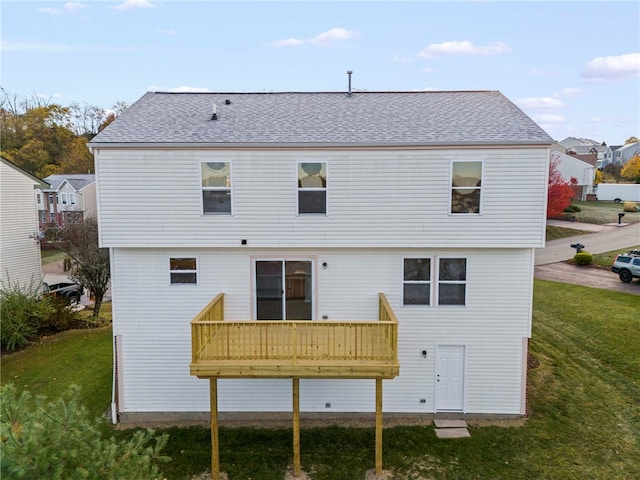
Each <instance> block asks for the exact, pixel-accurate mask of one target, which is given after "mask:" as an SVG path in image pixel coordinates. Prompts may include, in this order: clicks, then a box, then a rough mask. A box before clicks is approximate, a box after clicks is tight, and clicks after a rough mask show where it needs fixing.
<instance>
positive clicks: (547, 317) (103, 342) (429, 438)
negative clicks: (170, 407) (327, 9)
mask: <svg viewBox="0 0 640 480" xmlns="http://www.w3.org/2000/svg"><path fill="white" fill-rule="evenodd" d="M638 311H640V297H638V296H635V295H629V294H624V293H619V292H612V291H606V290H597V289H591V288H587V287H580V286H572V285H564V284H558V283H554V282H544V281H536V283H535V292H534V326H533V338H532V340H531V349H530V352H531V356H532V358H533V360H534V361H533V362H532V365H536V366H535V368H532V369H531V370H530V373H529V410H530V416H529V419H528V420H527V422H526V424H525V425H524V426H520V427H517V426H513V427H508V428H505V427H501V426H472V427H471V428H470V431H471V438H468V439H461V440H438V439H437V438H436V436H435V433H434V430H433V428H432V427H426V428H425V427H394V428H387V429H385V431H384V467H385V468H386V469H390V470H392V471H393V472H394V474H395V476H394V478H396V479H400V480H402V479H406V480H419V479H443V480H444V479H447V480H455V479H481V478H482V479H485V478H486V479H489V478H490V479H514V478H517V479H558V480H560V479H563V480H564V479H587V478H588V479H596V480H599V479H602V480H609V479H629V480H631V479H636V478H640V402H639V399H640V335H639V334H638V333H639V331H640V318H639V316H638ZM85 336H86V337H87V338H85ZM56 345H57V347H56ZM56 348H57V350H56ZM75 356H77V357H75ZM21 357H28V362H27V358H24V359H23V360H22V361H16V359H19V358H21ZM57 357H61V359H66V360H64V361H61V360H60V359H57ZM7 360H9V361H7ZM54 362H55V366H52V365H50V364H52V363H54ZM69 366H72V368H69ZM110 367H111V340H110V332H109V331H107V330H103V331H90V332H72V333H71V334H65V335H62V336H60V338H59V340H58V341H56V342H51V345H50V346H49V347H47V348H45V346H41V347H35V348H32V349H30V350H27V351H25V352H22V353H20V354H14V355H9V356H6V357H4V358H3V362H2V376H3V382H4V381H7V380H9V379H13V378H14V377H15V375H16V374H17V375H18V377H17V379H18V381H16V383H17V384H19V385H23V384H24V385H27V386H28V387H29V388H31V389H32V390H33V389H34V388H35V389H37V392H38V393H43V394H48V395H58V394H59V392H60V391H61V388H60V387H61V385H62V384H68V383H70V382H71V381H76V382H77V383H79V384H81V385H82V386H83V391H85V393H86V391H89V392H91V391H92V390H98V391H99V392H100V393H99V394H95V395H94V394H92V395H90V398H89V399H88V400H89V401H92V402H93V403H92V405H94V407H93V408H92V411H98V412H99V411H103V410H104V409H105V408H106V407H107V405H108V402H109V398H110V395H109V389H110V386H111V373H110ZM92 373H93V374H92ZM54 378H55V380H54ZM163 431H165V432H167V433H169V435H170V440H169V444H168V446H167V449H166V450H165V453H166V454H167V455H169V456H171V457H172V458H173V461H172V462H171V463H169V464H166V465H163V466H162V467H161V468H162V470H163V473H164V476H165V477H166V478H167V479H169V480H174V479H175V480H177V479H185V480H186V479H190V478H191V477H192V476H193V475H196V474H199V473H201V472H203V471H204V470H206V469H207V468H208V465H209V461H210V459H209V448H210V437H209V430H208V429H207V428H193V427H192V428H169V429H165V430H163ZM114 434H115V435H117V436H119V437H129V436H130V435H131V434H132V431H131V430H124V431H122V430H118V431H114ZM291 448H292V447H291V430H290V429H275V430H270V429H250V428H238V429H228V428H226V429H221V431H220V455H221V463H222V465H221V466H222V470H223V471H225V472H227V473H228V474H229V478H230V479H231V480H236V479H250V478H252V479H261V480H270V479H278V480H280V479H282V478H283V476H284V471H285V469H286V468H287V465H289V464H290V461H291V455H292V453H291ZM301 449H302V465H303V468H304V470H305V471H307V472H308V473H310V474H311V477H312V478H313V479H314V480H323V479H324V480H352V479H358V478H364V475H365V472H366V471H367V470H369V469H371V468H372V467H373V465H374V431H373V428H352V429H349V428H339V427H328V428H314V429H304V428H303V430H302V435H301Z"/></svg>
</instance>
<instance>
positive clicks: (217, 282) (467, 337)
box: [112, 246, 534, 414]
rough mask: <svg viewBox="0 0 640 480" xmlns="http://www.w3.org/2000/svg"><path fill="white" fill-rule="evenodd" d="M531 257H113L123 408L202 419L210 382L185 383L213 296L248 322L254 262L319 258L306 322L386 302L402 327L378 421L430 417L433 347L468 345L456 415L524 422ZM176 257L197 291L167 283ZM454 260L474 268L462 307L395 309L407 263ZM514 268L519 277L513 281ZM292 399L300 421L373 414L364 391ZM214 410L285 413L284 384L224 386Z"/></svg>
mask: <svg viewBox="0 0 640 480" xmlns="http://www.w3.org/2000/svg"><path fill="white" fill-rule="evenodd" d="M533 254H534V251H533V249H464V252H463V251H460V250H457V249H451V248H448V249H444V248H438V249H424V250H423V249H417V250H416V249H361V250H346V251H337V250H334V249H293V250H285V249H253V248H252V249H247V247H240V246H238V248H236V249H189V250H180V249H119V248H118V249H114V250H113V257H112V272H113V278H112V292H113V298H114V305H113V310H114V335H121V338H122V355H123V358H122V359H121V362H122V363H121V364H122V365H123V366H124V367H123V368H124V373H123V378H122V385H123V391H122V395H123V399H124V402H123V409H124V411H126V412H196V411H200V412H206V411H208V409H209V386H208V385H209V384H208V382H207V381H206V380H199V379H197V378H196V377H192V376H190V375H189V362H190V361H191V330H190V322H191V320H192V319H193V317H194V316H195V315H196V314H197V313H198V312H199V311H200V310H201V309H202V308H203V307H204V306H205V305H206V304H207V303H209V302H210V301H211V300H212V299H213V297H214V296H215V295H216V294H218V293H221V292H223V293H224V294H225V319H227V320H248V319H250V318H252V314H253V312H252V309H253V308H254V307H253V302H252V298H253V292H252V288H251V285H252V280H251V278H252V275H253V270H252V263H253V261H254V260H255V259H256V258H291V257H296V258H313V259H317V260H316V261H315V262H314V263H315V265H317V266H318V268H316V269H314V275H315V278H314V283H315V297H314V300H315V302H316V303H315V307H314V308H315V312H314V318H319V319H320V318H323V317H324V316H326V317H327V318H328V320H335V321H338V320H349V321H365V320H376V319H377V315H378V303H377V295H378V292H383V293H385V295H386V296H387V298H388V300H389V302H390V304H391V306H392V307H393V309H394V311H395V313H396V315H397V316H398V320H399V330H398V333H399V339H398V342H399V345H400V347H399V361H400V375H399V376H398V377H397V378H395V379H393V380H385V381H384V409H385V412H416V413H431V412H433V409H434V389H435V382H434V371H435V346H436V345H437V344H452V345H466V362H467V363H466V365H467V370H466V372H465V376H466V384H465V411H467V412H469V413H493V414H522V413H523V412H522V411H521V406H522V404H523V399H522V389H521V387H522V382H523V371H524V368H523V362H526V359H525V358H523V348H522V342H523V338H525V337H528V336H529V335H530V318H531V292H532V282H533V280H532V278H533V271H532V269H533V266H532V265H533ZM184 257H197V258H198V283H199V287H198V288H189V289H179V290H176V289H175V288H173V286H171V285H169V284H168V282H167V281H166V278H167V277H166V275H167V258H184ZM463 257H464V258H466V259H467V264H468V265H469V266H471V265H472V266H473V268H468V269H467V278H466V281H467V292H466V303H467V304H466V307H465V308H406V307H403V306H402V289H401V288H399V282H398V279H399V275H400V274H399V272H400V270H401V267H400V266H401V265H402V262H403V259H404V258H463ZM325 263H326V265H327V266H326V268H324V267H322V265H323V264H325ZM513 265H519V266H520V267H519V270H518V271H519V274H518V275H514V274H513ZM423 350H425V351H426V352H427V355H426V358H425V357H423V356H422V354H421V352H422V351H423ZM497 352H499V355H498V354H497ZM247 391H251V392H252V394H251V395H247V394H246V392H247ZM300 391H301V400H300V401H301V409H302V410H303V411H315V412H358V411H369V412H371V411H373V410H374V409H375V395H374V381H373V380H302V381H301V388H300ZM423 399H424V403H421V400H423ZM325 403H331V409H326V408H325ZM219 408H220V410H221V411H290V409H291V382H290V380H287V379H283V380H254V379H246V380H221V381H220V382H219Z"/></svg>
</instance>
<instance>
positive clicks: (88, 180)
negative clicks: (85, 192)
mask: <svg viewBox="0 0 640 480" xmlns="http://www.w3.org/2000/svg"><path fill="white" fill-rule="evenodd" d="M45 180H46V181H47V183H49V185H51V188H50V189H49V190H58V188H60V185H62V182H64V181H65V180H66V181H68V182H69V183H70V184H71V186H72V187H73V188H75V189H76V190H81V189H83V188H84V187H86V186H87V185H91V184H92V183H93V182H95V181H96V176H95V174H93V173H87V174H81V173H72V174H68V175H64V174H56V175H49V176H48V177H47V178H45Z"/></svg>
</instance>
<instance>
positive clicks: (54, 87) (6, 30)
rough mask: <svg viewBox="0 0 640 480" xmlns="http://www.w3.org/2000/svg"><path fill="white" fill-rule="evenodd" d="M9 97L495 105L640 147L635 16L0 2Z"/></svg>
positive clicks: (96, 101)
mask: <svg viewBox="0 0 640 480" xmlns="http://www.w3.org/2000/svg"><path fill="white" fill-rule="evenodd" d="M0 9H1V10H0V15H1V27H2V28H1V37H0V39H1V57H0V61H1V66H0V85H1V86H2V88H3V89H4V90H5V92H7V93H8V94H10V95H17V96H19V97H27V96H31V95H38V96H41V97H43V98H44V99H46V100H49V101H50V102H52V103H58V104H61V105H68V104H70V103H72V102H79V103H81V104H89V105H96V106H99V107H102V108H107V109H108V108H111V107H112V106H113V105H115V104H116V103H117V102H126V103H128V104H131V103H133V102H135V101H136V100H137V99H138V98H140V97H141V96H142V95H143V94H144V93H145V92H146V91H212V92H278V91H304V92H308V91H346V90H347V88H348V77H347V73H346V72H347V70H352V71H353V75H352V88H353V90H355V91H357V90H368V91H416V90H499V91H501V92H502V93H503V94H504V95H505V96H507V97H508V98H509V99H510V100H512V101H513V102H514V103H516V104H517V105H518V106H519V107H520V108H521V109H522V110H523V111H524V112H525V113H526V114H527V115H529V116H530V117H531V118H533V119H534V120H535V121H536V122H537V123H538V124H539V125H540V126H541V127H542V128H544V129H545V130H546V131H547V132H548V133H549V135H551V136H552V137H553V138H554V139H556V140H562V139H563V138H565V137H568V136H572V137H582V138H590V139H593V140H596V141H598V142H602V141H604V142H606V143H607V144H608V145H620V144H622V143H624V141H625V140H626V139H627V138H628V137H630V136H632V135H633V136H640V28H638V25H639V24H640V2H637V1H633V2H622V1H615V0H613V1H607V2H587V1H582V2H578V1H571V2H552V1H534V2H521V1H510V2H508V1H496V2H491V1H475V2H458V1H449V2H428V1H412V2H402V1H397V2H381V1H354V2H341V1H336V2H323V1H302V2H293V1H280V2H269V1H258V2H247V1H235V2H222V1H194V2H189V1H156V0H118V1H69V2H57V1H45V2H35V1H28V0H27V1H25V0H22V1H6V0H2V1H1V4H0Z"/></svg>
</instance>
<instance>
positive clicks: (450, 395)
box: [436, 345, 464, 412]
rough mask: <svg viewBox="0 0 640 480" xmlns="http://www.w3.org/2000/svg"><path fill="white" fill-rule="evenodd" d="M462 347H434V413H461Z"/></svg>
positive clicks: (462, 389) (462, 394)
mask: <svg viewBox="0 0 640 480" xmlns="http://www.w3.org/2000/svg"><path fill="white" fill-rule="evenodd" d="M463 398H464V345H438V346H437V347H436V411H437V412H438V411H460V412H461V411H462V409H463Z"/></svg>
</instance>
